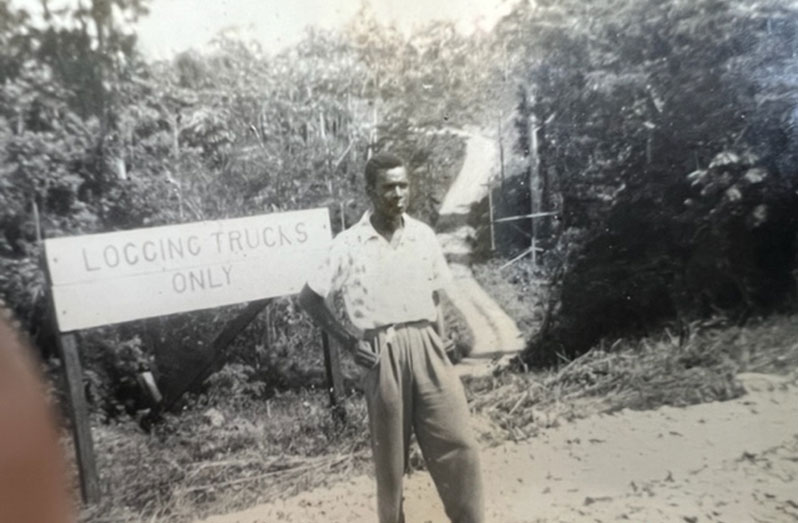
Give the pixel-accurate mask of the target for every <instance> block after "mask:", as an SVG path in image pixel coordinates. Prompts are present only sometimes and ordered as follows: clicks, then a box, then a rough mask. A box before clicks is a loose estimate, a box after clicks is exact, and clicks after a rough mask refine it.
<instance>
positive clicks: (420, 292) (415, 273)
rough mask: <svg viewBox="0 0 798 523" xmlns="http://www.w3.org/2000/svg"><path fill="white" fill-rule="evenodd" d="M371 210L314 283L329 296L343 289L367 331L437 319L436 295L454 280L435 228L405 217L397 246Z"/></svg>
mask: <svg viewBox="0 0 798 523" xmlns="http://www.w3.org/2000/svg"><path fill="white" fill-rule="evenodd" d="M370 218H371V212H366V213H365V214H364V215H363V217H362V218H361V219H360V221H359V222H357V223H356V224H355V225H353V226H352V227H350V228H349V229H347V230H345V231H342V232H341V233H340V234H338V236H336V237H335V239H333V241H332V244H331V246H330V250H329V252H328V255H327V257H326V259H325V260H324V261H323V263H322V264H321V266H320V267H319V270H318V271H316V272H315V273H314V274H312V275H311V277H310V278H309V279H308V282H307V283H308V286H309V287H310V288H311V289H312V290H313V291H314V292H316V293H317V294H319V295H321V296H323V297H325V298H326V297H327V296H328V295H329V294H330V293H331V292H333V291H338V290H340V291H341V293H342V295H343V299H344V305H345V306H346V312H347V315H348V316H349V319H350V321H351V322H352V324H353V325H354V326H355V327H357V328H359V329H361V330H367V329H372V328H375V327H382V326H385V325H390V324H392V323H403V322H408V321H417V320H429V321H435V319H436V318H437V314H438V311H437V308H436V306H435V302H434V301H433V297H432V293H433V291H435V290H437V289H441V288H444V287H446V286H447V285H448V284H449V282H450V281H451V279H452V275H451V272H450V271H449V267H448V265H447V264H446V259H445V258H444V256H443V252H442V251H441V247H440V244H439V243H438V239H437V238H436V237H435V233H434V232H433V230H432V229H431V228H430V227H429V226H428V225H426V224H425V223H423V222H420V221H418V220H416V219H414V218H411V217H410V216H408V215H406V214H405V215H403V219H404V228H403V230H402V232H401V237H400V238H399V240H398V242H397V244H396V245H391V244H390V243H389V242H388V241H387V240H386V239H385V238H384V237H383V236H382V235H380V234H379V233H378V232H377V231H376V230H375V229H374V226H373V225H372V224H371V219H370Z"/></svg>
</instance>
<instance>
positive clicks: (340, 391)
mask: <svg viewBox="0 0 798 523" xmlns="http://www.w3.org/2000/svg"><path fill="white" fill-rule="evenodd" d="M321 344H322V347H324V368H325V370H326V371H327V384H328V385H329V387H330V389H329V390H330V406H331V407H332V412H333V417H334V418H335V419H336V420H338V421H340V422H342V423H343V422H346V408H345V407H344V403H343V399H344V377H343V375H342V373H341V354H340V351H339V350H338V345H336V344H335V343H330V337H329V336H328V335H327V333H326V332H324V331H322V333H321Z"/></svg>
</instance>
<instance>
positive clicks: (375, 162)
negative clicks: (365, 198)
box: [366, 153, 410, 218]
mask: <svg viewBox="0 0 798 523" xmlns="http://www.w3.org/2000/svg"><path fill="white" fill-rule="evenodd" d="M409 189H410V182H409V180H408V178H407V169H405V166H404V163H403V162H402V160H401V159H400V158H399V157H397V156H394V155H393V154H390V153H379V154H375V155H374V156H372V157H371V158H370V159H369V161H368V162H366V193H367V194H368V195H369V198H370V199H371V203H372V205H373V206H374V212H375V213H377V214H381V215H384V216H385V217H386V218H393V217H397V216H401V215H402V214H403V213H404V212H405V211H406V210H407V202H408V197H409V192H410V191H409Z"/></svg>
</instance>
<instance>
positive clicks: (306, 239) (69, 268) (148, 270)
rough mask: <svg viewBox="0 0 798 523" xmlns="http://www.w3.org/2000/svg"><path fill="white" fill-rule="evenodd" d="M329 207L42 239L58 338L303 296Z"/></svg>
mask: <svg viewBox="0 0 798 523" xmlns="http://www.w3.org/2000/svg"><path fill="white" fill-rule="evenodd" d="M331 238H332V233H331V230H330V220H329V212H328V210H327V209H326V208H321V209H310V210H305V211H293V212H286V213H279V214H264V215H259V216H251V217H246V218H234V219H228V220H220V221H208V222H196V223H188V224H182V225H171V226H164V227H153V228H148V229H135V230H130V231H122V232H112V233H104V234H92V235H86V236H75V237H67V238H55V239H48V240H45V251H46V261H47V268H48V270H49V273H50V278H51V285H52V292H53V300H54V302H55V313H56V318H57V321H58V328H59V330H60V331H61V332H69V331H74V330H79V329H86V328H90V327H96V326H99V325H107V324H111V323H118V322H122V321H129V320H135V319H141V318H149V317H154V316H162V315H165V314H172V313H177V312H187V311H192V310H198V309H206V308H211V307H218V306H221V305H231V304H235V303H241V302H246V301H253V300H258V299H263V298H269V297H273V296H284V295H289V294H295V293H297V292H299V290H300V289H301V288H302V285H303V284H304V283H305V280H306V279H307V277H308V275H309V274H311V273H312V271H314V270H315V269H316V268H317V265H318V263H319V260H320V259H322V257H323V255H324V253H325V251H326V249H327V247H328V245H329V242H330V240H331Z"/></svg>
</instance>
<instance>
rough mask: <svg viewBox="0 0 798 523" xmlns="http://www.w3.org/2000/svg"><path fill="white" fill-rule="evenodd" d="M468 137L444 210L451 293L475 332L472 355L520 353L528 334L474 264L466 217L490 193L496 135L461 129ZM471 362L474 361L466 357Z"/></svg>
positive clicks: (441, 235)
mask: <svg viewBox="0 0 798 523" xmlns="http://www.w3.org/2000/svg"><path fill="white" fill-rule="evenodd" d="M458 134H460V135H461V136H464V137H466V138H467V140H468V141H467V144H466V157H465V161H464V162H463V167H462V169H461V170H460V173H459V174H458V176H457V178H456V179H455V181H454V183H453V184H452V186H451V188H450V189H449V191H448V192H447V193H446V197H445V198H444V200H443V203H442V204H441V207H440V209H439V213H440V217H439V219H438V240H439V241H440V243H441V247H442V248H443V251H444V253H445V254H446V256H447V259H449V263H450V265H451V267H452V272H453V273H454V275H455V279H456V286H455V288H454V289H452V290H451V291H450V292H449V295H450V298H451V299H452V301H453V302H454V304H455V306H456V307H457V308H458V309H459V310H460V312H461V313H462V314H463V316H465V318H466V321H467V322H468V323H469V325H470V327H471V332H472V333H473V335H474V346H473V348H472V351H471V353H470V354H469V356H470V357H471V358H489V357H492V356H496V355H498V354H514V353H516V352H518V351H520V350H522V349H523V348H524V338H523V335H522V334H521V332H520V331H519V330H518V327H517V326H516V324H515V322H514V321H513V320H512V319H511V318H510V317H509V316H507V314H506V313H505V312H504V311H503V310H502V309H501V307H499V305H498V304H497V303H496V302H495V301H494V300H493V299H492V298H491V297H490V296H489V295H488V294H487V293H486V292H485V291H484V290H483V289H482V287H480V285H479V284H478V283H477V281H476V280H475V279H474V275H473V274H472V272H471V269H470V268H469V267H468V265H467V263H468V257H469V256H470V254H471V245H470V243H469V241H468V238H469V237H473V236H474V235H475V231H474V229H473V228H472V227H470V226H469V225H468V224H467V223H466V221H467V217H468V213H469V211H470V209H471V205H472V204H474V203H476V202H478V201H480V200H481V199H482V198H484V197H485V196H486V195H487V193H488V187H487V182H488V180H489V179H490V177H491V174H492V173H493V171H494V170H495V169H496V165H497V154H498V153H497V151H496V144H495V140H494V139H491V138H488V137H485V136H483V135H481V134H479V133H478V132H476V131H475V132H472V133H463V132H460V133H458ZM465 366H466V367H467V366H469V362H465Z"/></svg>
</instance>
